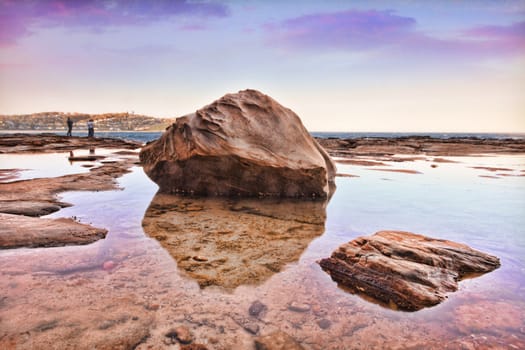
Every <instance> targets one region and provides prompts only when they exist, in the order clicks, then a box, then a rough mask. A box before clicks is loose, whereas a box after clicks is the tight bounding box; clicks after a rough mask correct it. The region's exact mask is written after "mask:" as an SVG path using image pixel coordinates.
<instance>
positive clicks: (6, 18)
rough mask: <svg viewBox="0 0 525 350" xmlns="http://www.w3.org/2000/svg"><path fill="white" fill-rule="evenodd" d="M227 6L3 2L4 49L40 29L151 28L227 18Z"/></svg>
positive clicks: (92, 0)
mask: <svg viewBox="0 0 525 350" xmlns="http://www.w3.org/2000/svg"><path fill="white" fill-rule="evenodd" d="M228 15H229V9H228V7H227V6H225V5H223V4H219V3H211V2H193V1H190V0H151V1H142V0H134V1H133V0H129V1H126V0H114V1H107V0H75V1H71V0H40V1H38V0H0V46H6V45H10V44H13V43H15V42H16V40H17V39H19V38H20V37H22V36H25V35H28V34H30V33H31V31H32V30H34V28H38V27H58V26H64V27H88V28H91V29H101V28H103V27H106V26H122V25H140V24H148V23H152V22H155V21H158V20H162V19H166V18H170V17H173V16H186V17H200V18H210V17H226V16H228Z"/></svg>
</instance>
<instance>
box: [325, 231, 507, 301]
mask: <svg viewBox="0 0 525 350" xmlns="http://www.w3.org/2000/svg"><path fill="white" fill-rule="evenodd" d="M320 265H321V267H322V268H323V269H324V270H325V271H327V272H328V273H329V274H330V275H331V276H332V279H333V280H334V281H336V282H338V283H339V284H340V285H342V286H344V287H346V288H348V289H349V290H350V291H352V292H355V293H362V294H365V295H367V296H370V297H372V298H374V299H376V300H378V301H380V302H383V303H386V304H388V305H389V306H391V307H393V308H398V309H402V310H409V311H415V310H419V309H422V308H424V307H428V306H432V305H436V304H438V303H440V302H441V301H443V300H444V299H445V298H446V295H447V293H449V292H453V291H456V290H457V289H458V280H460V279H462V278H464V277H465V276H468V275H472V274H480V273H486V272H490V271H492V270H494V269H496V268H498V267H499V266H500V261H499V259H498V258H497V257H495V256H492V255H489V254H485V253H482V252H480V251H477V250H474V249H472V248H470V247H468V246H466V245H464V244H460V243H456V242H451V241H447V240H442V239H434V238H429V237H425V236H422V235H418V234H414V233H409V232H400V231H380V232H377V233H376V234H374V235H372V236H370V237H359V238H357V239H355V240H353V241H351V242H348V243H345V244H343V245H341V246H340V247H339V248H338V249H337V250H336V251H334V252H333V253H332V256H331V257H330V258H326V259H322V260H321V261H320Z"/></svg>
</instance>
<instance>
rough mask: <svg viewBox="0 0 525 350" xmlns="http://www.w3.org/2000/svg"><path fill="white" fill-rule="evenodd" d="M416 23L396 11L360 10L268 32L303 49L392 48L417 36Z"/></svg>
mask: <svg viewBox="0 0 525 350" xmlns="http://www.w3.org/2000/svg"><path fill="white" fill-rule="evenodd" d="M415 24H416V21H415V20H414V19H413V18H410V17H402V16H398V15H395V14H394V13H393V11H375V10H370V11H357V10H348V11H343V12H334V13H322V14H312V15H306V16H301V17H297V18H292V19H288V20H285V21H283V22H281V23H277V24H269V25H267V26H266V30H267V31H268V33H269V34H270V35H271V36H272V37H273V39H272V40H274V41H275V42H276V43H278V44H284V45H292V46H294V47H299V48H309V47H315V48H330V47H336V48H341V47H342V48H344V47H353V48H358V49H359V48H368V47H374V46H378V45H388V44H389V43H390V42H392V41H393V40H397V39H402V38H406V37H407V36H410V35H412V34H413V31H414V26H415Z"/></svg>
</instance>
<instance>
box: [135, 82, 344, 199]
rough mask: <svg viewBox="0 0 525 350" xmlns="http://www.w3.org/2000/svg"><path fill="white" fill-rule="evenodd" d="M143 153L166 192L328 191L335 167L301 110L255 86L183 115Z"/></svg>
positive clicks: (317, 194)
mask: <svg viewBox="0 0 525 350" xmlns="http://www.w3.org/2000/svg"><path fill="white" fill-rule="evenodd" d="M140 159H141V161H142V164H143V167H144V170H145V172H146V174H147V175H148V176H149V177H150V178H151V179H152V180H153V181H155V182H156V183H157V184H158V185H159V187H160V191H161V192H164V193H191V194H198V195H211V196H215V195H223V196H239V195H240V196H275V197H327V196H329V194H330V188H331V185H333V181H334V176H335V172H336V171H335V165H334V163H333V161H332V160H331V159H330V157H329V156H328V154H327V153H326V152H325V151H324V149H323V148H321V146H319V144H318V143H317V142H316V141H315V140H314V139H313V138H312V137H311V136H310V134H309V133H308V131H307V130H306V129H305V127H304V126H303V125H302V123H301V120H300V119H299V117H298V116H297V115H296V114H295V113H294V112H292V111H291V110H290V109H288V108H285V107H283V106H281V105H280V104H279V103H277V102H276V101H275V100H273V99H272V98H270V97H269V96H266V95H264V94H262V93H260V92H258V91H255V90H244V91H240V92H238V93H236V94H227V95H225V96H223V97H222V98H220V99H218V100H217V101H215V102H213V103H211V104H210V105H207V106H205V107H203V108H201V109H199V110H198V111H196V112H195V113H192V114H189V115H186V116H183V117H180V118H177V120H176V122H175V123H174V124H173V125H171V126H170V127H168V128H167V129H166V131H165V132H164V134H163V135H162V136H161V137H160V138H159V139H158V140H155V141H153V142H151V143H149V144H147V145H146V146H144V147H143V148H142V151H141V153H140ZM332 188H333V187H332Z"/></svg>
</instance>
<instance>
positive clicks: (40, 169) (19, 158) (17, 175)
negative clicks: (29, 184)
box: [0, 148, 117, 182]
mask: <svg viewBox="0 0 525 350" xmlns="http://www.w3.org/2000/svg"><path fill="white" fill-rule="evenodd" d="M115 151H117V150H116V149H109V148H108V149H98V150H94V152H95V153H90V150H87V149H85V150H77V151H75V152H74V155H75V156H87V155H90V154H91V155H93V154H95V155H97V156H105V157H106V158H104V159H100V160H97V161H70V160H68V157H69V156H70V153H69V152H55V153H39V154H0V169H13V170H14V171H13V172H12V173H13V174H12V175H13V176H10V177H9V178H7V177H6V179H3V178H2V176H1V174H0V182H11V181H18V180H28V179H35V178H43V177H57V176H62V175H70V174H80V173H86V172H88V171H89V168H91V167H93V166H98V165H100V164H101V162H104V161H113V160H114V158H112V157H111V153H113V152H115Z"/></svg>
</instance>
